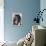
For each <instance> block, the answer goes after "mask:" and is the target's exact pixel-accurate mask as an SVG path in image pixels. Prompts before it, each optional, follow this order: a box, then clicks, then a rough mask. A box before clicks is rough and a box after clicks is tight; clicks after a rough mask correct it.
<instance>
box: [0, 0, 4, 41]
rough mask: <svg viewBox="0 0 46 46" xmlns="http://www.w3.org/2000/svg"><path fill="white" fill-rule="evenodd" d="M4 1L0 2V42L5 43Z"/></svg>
mask: <svg viewBox="0 0 46 46" xmlns="http://www.w3.org/2000/svg"><path fill="white" fill-rule="evenodd" d="M3 2H4V0H0V42H2V41H4V3H3Z"/></svg>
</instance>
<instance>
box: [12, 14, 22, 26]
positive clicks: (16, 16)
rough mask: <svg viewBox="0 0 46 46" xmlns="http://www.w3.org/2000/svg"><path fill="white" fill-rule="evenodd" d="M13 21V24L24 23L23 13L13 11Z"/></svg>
mask: <svg viewBox="0 0 46 46" xmlns="http://www.w3.org/2000/svg"><path fill="white" fill-rule="evenodd" d="M12 23H13V25H17V26H20V25H21V24H22V13H13V15H12Z"/></svg>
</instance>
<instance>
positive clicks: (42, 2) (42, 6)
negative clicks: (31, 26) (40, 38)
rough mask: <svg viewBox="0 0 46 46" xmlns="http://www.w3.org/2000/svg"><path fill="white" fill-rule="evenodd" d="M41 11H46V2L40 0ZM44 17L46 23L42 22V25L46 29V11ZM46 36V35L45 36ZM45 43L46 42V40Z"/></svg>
mask: <svg viewBox="0 0 46 46" xmlns="http://www.w3.org/2000/svg"><path fill="white" fill-rule="evenodd" d="M40 9H41V10H43V9H46V0H40ZM42 17H43V19H44V21H43V22H41V21H40V25H42V26H45V27H46V11H45V12H44V13H43V16H42ZM45 36H46V34H45ZM45 41H46V38H45ZM45 43H46V42H45Z"/></svg>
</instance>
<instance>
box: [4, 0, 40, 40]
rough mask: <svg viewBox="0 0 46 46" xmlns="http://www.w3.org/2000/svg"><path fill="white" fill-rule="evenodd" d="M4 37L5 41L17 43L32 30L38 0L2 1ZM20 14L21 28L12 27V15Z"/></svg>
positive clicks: (38, 7) (37, 8)
mask: <svg viewBox="0 0 46 46" xmlns="http://www.w3.org/2000/svg"><path fill="white" fill-rule="evenodd" d="M4 2H5V3H4V36H5V40H7V41H18V40H19V39H20V38H22V37H24V36H25V35H26V34H27V33H28V32H29V31H31V28H32V21H33V19H34V17H36V14H35V12H37V11H39V9H40V0H4ZM14 12H21V13H22V18H23V21H22V23H23V24H22V26H20V27H17V26H13V25H12V13H14Z"/></svg>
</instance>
